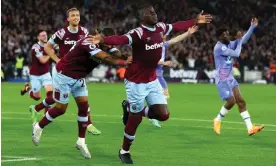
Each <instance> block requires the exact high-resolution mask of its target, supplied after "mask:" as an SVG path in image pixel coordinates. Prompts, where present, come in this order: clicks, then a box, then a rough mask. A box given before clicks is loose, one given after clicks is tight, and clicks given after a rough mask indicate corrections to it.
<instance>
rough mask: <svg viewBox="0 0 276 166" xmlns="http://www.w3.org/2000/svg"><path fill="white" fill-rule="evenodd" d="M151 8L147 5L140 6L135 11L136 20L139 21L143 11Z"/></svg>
mask: <svg viewBox="0 0 276 166" xmlns="http://www.w3.org/2000/svg"><path fill="white" fill-rule="evenodd" d="M151 7H152V6H151V5H149V4H145V5H142V6H140V7H139V8H138V10H137V17H138V19H141V17H142V14H143V11H144V9H146V8H151Z"/></svg>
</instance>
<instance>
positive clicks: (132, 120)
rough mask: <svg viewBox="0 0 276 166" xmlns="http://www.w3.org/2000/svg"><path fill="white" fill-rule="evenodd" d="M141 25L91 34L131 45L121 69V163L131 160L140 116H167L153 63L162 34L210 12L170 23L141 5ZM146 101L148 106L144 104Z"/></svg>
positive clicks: (183, 27)
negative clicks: (117, 32)
mask: <svg viewBox="0 0 276 166" xmlns="http://www.w3.org/2000/svg"><path fill="white" fill-rule="evenodd" d="M138 18H139V20H140V23H141V26H140V27H138V28H136V29H133V30H131V31H129V33H127V34H125V35H122V36H111V37H105V38H103V37H101V36H100V35H97V36H94V42H95V43H98V42H100V43H105V44H108V45H124V44H129V45H132V52H133V53H132V55H133V60H132V63H131V64H130V65H129V67H128V68H127V69H126V73H125V86H126V93H127V100H128V101H129V112H128V111H127V108H125V109H124V116H123V122H124V124H125V125H126V127H125V133H124V141H123V146H122V148H121V149H120V150H119V158H120V159H121V161H122V162H123V163H127V164H133V161H132V159H131V155H130V151H129V150H130V146H131V144H132V142H133V140H134V139H135V133H136V129H137V127H138V126H139V124H140V123H141V121H142V117H143V116H144V117H148V118H150V119H156V120H159V121H166V120H167V119H169V115H170V114H169V111H168V107H167V101H166V99H165V97H164V95H163V92H162V89H161V87H160V84H159V82H158V80H157V77H156V67H157V65H158V62H159V60H160V58H161V54H162V46H163V44H164V43H163V36H164V35H169V33H170V32H171V31H182V30H187V29H188V28H189V27H192V26H193V25H195V24H196V23H209V22H210V21H211V20H212V17H211V16H210V15H202V13H200V14H199V15H198V17H197V18H196V19H192V20H189V21H179V22H176V23H174V24H165V23H162V22H159V23H157V14H156V12H155V11H154V9H153V7H152V6H149V5H144V6H142V7H141V8H139V10H138ZM145 100H146V101H147V104H148V106H145V105H144V101H145Z"/></svg>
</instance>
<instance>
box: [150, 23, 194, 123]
mask: <svg viewBox="0 0 276 166" xmlns="http://www.w3.org/2000/svg"><path fill="white" fill-rule="evenodd" d="M197 29H198V27H197V26H193V27H191V28H189V29H188V31H187V32H185V33H183V34H181V35H179V36H176V37H174V38H172V39H171V40H169V41H166V36H164V44H163V47H162V57H161V59H160V60H159V62H158V66H157V68H156V76H157V79H158V81H159V83H160V85H161V87H162V89H163V94H164V95H165V98H166V99H168V98H169V90H168V86H167V82H166V80H165V78H164V76H163V66H168V67H172V66H173V63H172V61H165V56H166V50H167V48H168V46H171V45H173V44H175V43H178V42H181V41H182V40H184V39H185V38H187V37H189V36H190V35H191V34H193V33H195V32H196V31H197ZM149 120H150V121H151V122H152V124H153V125H154V126H155V127H159V128H160V127H161V125H160V124H159V123H158V120H156V119H149Z"/></svg>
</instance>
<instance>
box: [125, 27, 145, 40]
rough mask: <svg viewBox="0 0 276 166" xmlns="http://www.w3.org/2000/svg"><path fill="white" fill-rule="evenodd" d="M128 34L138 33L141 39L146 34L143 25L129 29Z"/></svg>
mask: <svg viewBox="0 0 276 166" xmlns="http://www.w3.org/2000/svg"><path fill="white" fill-rule="evenodd" d="M127 34H136V35H137V36H138V37H139V38H140V39H141V38H142V36H143V34H144V30H143V28H142V27H137V28H135V29H132V30H130V31H128V33H127Z"/></svg>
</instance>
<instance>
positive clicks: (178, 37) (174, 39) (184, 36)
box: [168, 32, 190, 45]
mask: <svg viewBox="0 0 276 166" xmlns="http://www.w3.org/2000/svg"><path fill="white" fill-rule="evenodd" d="M188 36H190V34H189V32H185V33H183V34H181V35H178V36H176V37H174V38H172V39H171V40H169V41H168V43H169V45H172V44H175V43H178V42H180V41H182V40H184V39H185V38H187V37H188Z"/></svg>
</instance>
